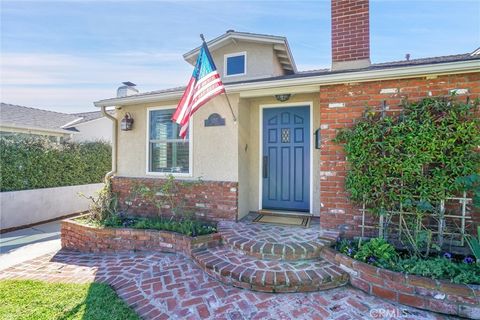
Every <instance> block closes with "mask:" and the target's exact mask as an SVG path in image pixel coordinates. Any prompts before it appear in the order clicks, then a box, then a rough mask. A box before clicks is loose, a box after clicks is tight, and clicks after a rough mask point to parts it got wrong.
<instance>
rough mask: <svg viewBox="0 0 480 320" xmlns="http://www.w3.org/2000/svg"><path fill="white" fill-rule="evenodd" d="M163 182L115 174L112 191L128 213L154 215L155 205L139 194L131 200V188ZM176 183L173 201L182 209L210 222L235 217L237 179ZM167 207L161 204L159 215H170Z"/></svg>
mask: <svg viewBox="0 0 480 320" xmlns="http://www.w3.org/2000/svg"><path fill="white" fill-rule="evenodd" d="M164 182H165V179H161V178H129V177H114V178H113V179H112V191H113V192H115V193H117V194H118V196H119V200H120V207H121V209H123V210H127V211H128V213H129V214H133V215H140V216H155V215H158V214H159V210H158V208H156V207H155V205H154V204H153V203H149V202H147V201H144V200H143V199H142V198H141V197H136V198H134V199H131V190H132V188H133V187H134V186H138V185H141V186H148V187H150V188H153V187H158V186H160V185H162V184H163V183H164ZM177 186H178V192H177V196H175V197H174V198H175V199H174V201H176V203H183V205H184V208H185V211H188V212H192V213H194V214H195V216H196V217H197V218H200V219H203V220H209V221H222V220H236V218H237V212H238V209H237V208H238V183H237V182H221V181H220V182H219V181H201V182H196V183H194V184H193V185H191V186H185V185H183V184H182V183H178V184H177ZM159 196H160V195H159ZM127 202H128V203H127ZM170 209H171V208H170V207H169V206H168V205H166V206H165V207H163V208H162V209H161V210H162V212H161V213H162V215H170V214H171V210H170Z"/></svg>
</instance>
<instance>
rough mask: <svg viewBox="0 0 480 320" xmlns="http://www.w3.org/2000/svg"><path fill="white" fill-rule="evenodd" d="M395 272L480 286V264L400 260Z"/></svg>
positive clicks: (437, 260) (438, 259) (438, 260)
mask: <svg viewBox="0 0 480 320" xmlns="http://www.w3.org/2000/svg"><path fill="white" fill-rule="evenodd" d="M393 270H395V271H400V272H405V273H408V274H415V275H419V276H424V277H428V278H432V279H446V280H449V281H451V282H454V283H464V284H480V264H478V263H477V264H475V263H465V262H460V263H457V262H454V261H452V260H451V259H448V258H433V259H420V258H418V257H411V258H406V259H399V261H397V263H396V264H395V266H394V267H393Z"/></svg>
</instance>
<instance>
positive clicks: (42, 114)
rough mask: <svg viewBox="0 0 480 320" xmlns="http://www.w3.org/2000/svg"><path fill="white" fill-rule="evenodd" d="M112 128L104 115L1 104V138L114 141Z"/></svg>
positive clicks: (97, 112)
mask: <svg viewBox="0 0 480 320" xmlns="http://www.w3.org/2000/svg"><path fill="white" fill-rule="evenodd" d="M111 128H112V124H111V122H110V120H108V119H106V118H104V117H103V115H102V113H101V112H100V111H93V112H83V113H72V114H68V113H61V112H54V111H48V110H42V109H36V108H30V107H23V106H17V105H13V104H7V103H1V105H0V136H8V135H40V136H46V137H49V138H51V139H53V140H55V141H58V142H60V141H63V140H70V141H95V140H103V141H108V142H110V141H111V140H112V129H111Z"/></svg>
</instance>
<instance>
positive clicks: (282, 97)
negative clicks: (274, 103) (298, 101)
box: [275, 93, 291, 102]
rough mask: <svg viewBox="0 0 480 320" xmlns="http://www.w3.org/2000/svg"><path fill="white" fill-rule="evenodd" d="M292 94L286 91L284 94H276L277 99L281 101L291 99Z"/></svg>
mask: <svg viewBox="0 0 480 320" xmlns="http://www.w3.org/2000/svg"><path fill="white" fill-rule="evenodd" d="M290 97H291V94H290V93H284V94H276V95H275V99H277V100H278V101H280V102H285V101H287V100H288V99H290Z"/></svg>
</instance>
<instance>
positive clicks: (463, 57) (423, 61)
mask: <svg viewBox="0 0 480 320" xmlns="http://www.w3.org/2000/svg"><path fill="white" fill-rule="evenodd" d="M468 60H480V55H479V54H472V53H463V54H456V55H449V56H439V57H430V58H420V59H412V60H403V61H391V62H382V63H374V64H372V65H370V66H369V67H367V68H363V69H354V70H336V71H332V70H330V69H318V70H309V71H299V72H297V73H294V74H289V75H283V76H277V77H268V78H258V79H252V80H243V81H236V82H229V83H228V84H241V83H254V82H266V81H275V80H282V79H295V78H307V77H315V76H321V75H329V74H338V73H346V72H361V71H368V70H381V69H389V68H396V67H408V66H418V65H428V64H438V63H447V62H457V61H468ZM185 88H186V87H185V86H182V87H174V88H168V89H163V90H155V91H148V92H142V93H138V94H134V95H131V96H129V97H138V96H148V95H154V94H166V93H173V92H182V91H184V90H185ZM113 99H115V98H113ZM107 100H111V99H105V101H107ZM102 101H104V100H102Z"/></svg>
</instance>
